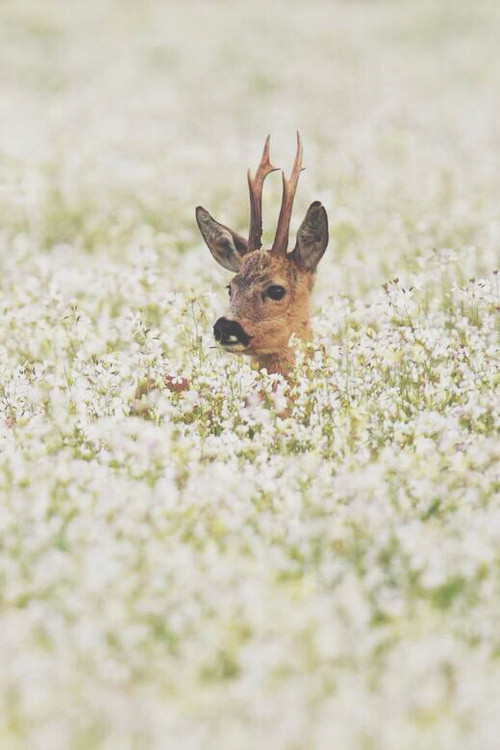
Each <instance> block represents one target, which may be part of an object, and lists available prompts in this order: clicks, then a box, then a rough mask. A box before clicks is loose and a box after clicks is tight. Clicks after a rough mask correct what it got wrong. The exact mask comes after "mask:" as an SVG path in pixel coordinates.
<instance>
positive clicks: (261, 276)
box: [196, 132, 328, 377]
mask: <svg viewBox="0 0 500 750" xmlns="http://www.w3.org/2000/svg"><path fill="white" fill-rule="evenodd" d="M269 143H270V136H269V135H268V136H267V138H266V140H265V144H264V150H263V152H262V157H261V160H260V164H259V166H258V168H257V171H256V173H255V175H254V176H253V177H252V175H251V172H250V169H249V170H248V174H247V177H248V188H249V193H250V228H249V232H248V239H245V238H244V237H242V236H241V235H240V234H238V233H237V232H235V231H233V230H232V229H230V228H229V227H227V226H225V225H224V224H220V223H219V222H218V221H216V220H215V219H214V218H213V217H212V216H211V215H210V214H209V212H208V211H207V210H206V209H205V208H203V207H202V206H197V208H196V220H197V223H198V227H199V229H200V232H201V235H202V237H203V239H204V240H205V243H206V244H207V246H208V249H209V250H210V252H211V254H212V255H213V257H214V258H215V260H216V261H217V263H219V264H220V265H221V266H222V267H223V268H225V269H226V270H228V271H232V272H233V273H234V274H235V275H234V276H233V278H232V279H231V282H230V284H229V285H228V286H227V289H228V291H229V308H228V309H227V310H226V312H225V314H224V315H223V316H222V317H220V318H219V319H218V320H217V321H216V322H215V324H214V326H213V334H214V337H215V340H216V342H217V343H218V344H219V345H220V346H222V347H223V348H224V349H225V350H226V351H227V352H232V353H240V354H246V355H249V356H250V357H251V358H252V360H253V361H255V362H256V363H257V365H258V367H259V368H265V369H266V370H267V372H268V373H269V374H271V373H279V374H281V375H283V376H285V377H286V376H287V373H290V371H291V370H293V368H294V365H295V357H294V352H293V349H292V347H291V346H290V338H291V336H292V334H294V335H295V337H296V338H298V339H299V340H300V341H303V342H308V341H310V340H311V339H312V328H311V318H310V296H311V292H312V289H313V286H314V282H315V275H316V269H317V267H318V263H319V261H320V260H321V258H322V257H323V255H324V253H325V250H326V248H327V246H328V217H327V213H326V210H325V208H324V206H322V204H321V202H320V201H314V203H311V205H310V206H309V208H308V210H307V212H306V215H305V218H304V220H303V222H302V224H301V225H300V227H299V230H298V232H297V237H296V243H295V247H294V249H293V250H292V251H291V252H289V251H288V241H289V231H290V220H291V215H292V207H293V201H294V198H295V192H296V190H297V184H298V180H299V175H300V172H301V171H302V169H303V167H302V152H303V149H302V141H301V138H300V134H299V133H298V132H297V151H296V155H295V161H294V164H293V168H292V172H291V174H290V177H289V178H288V179H287V178H286V177H285V172H284V170H282V182H283V192H282V200H281V207H280V212H279V217H278V223H277V226H276V233H275V236H274V241H273V244H272V246H271V247H270V248H268V249H265V248H263V247H262V188H263V185H264V180H265V179H266V177H267V176H268V175H269V174H270V173H271V172H274V171H276V167H273V166H272V164H271V161H270V157H269Z"/></svg>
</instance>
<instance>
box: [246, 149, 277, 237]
mask: <svg viewBox="0 0 500 750" xmlns="http://www.w3.org/2000/svg"><path fill="white" fill-rule="evenodd" d="M270 139H271V136H270V135H268V136H267V138H266V142H265V144H264V150H263V152H262V157H261V160H260V164H259V166H258V168H257V172H256V173H255V177H252V175H251V174H250V170H248V189H249V191H250V231H249V233H248V252H251V251H252V250H258V249H259V248H260V247H262V186H263V184H264V180H265V179H266V177H267V175H268V174H270V173H271V172H274V171H276V167H273V165H272V164H271V162H270V160H269V141H270Z"/></svg>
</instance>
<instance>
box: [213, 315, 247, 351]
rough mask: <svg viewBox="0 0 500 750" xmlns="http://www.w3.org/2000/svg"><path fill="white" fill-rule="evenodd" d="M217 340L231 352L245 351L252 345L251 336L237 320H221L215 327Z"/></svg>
mask: <svg viewBox="0 0 500 750" xmlns="http://www.w3.org/2000/svg"><path fill="white" fill-rule="evenodd" d="M214 336H215V340H216V341H217V342H218V343H219V344H221V346H223V347H224V348H225V349H228V350H229V351H243V350H244V349H246V348H247V346H248V345H249V343H250V339H251V338H252V337H251V336H249V335H248V333H246V331H244V330H243V328H242V326H241V325H240V324H239V323H238V322H237V321H236V320H228V319H227V318H219V320H217V321H216V323H215V325H214Z"/></svg>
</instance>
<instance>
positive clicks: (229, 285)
mask: <svg viewBox="0 0 500 750" xmlns="http://www.w3.org/2000/svg"><path fill="white" fill-rule="evenodd" d="M226 289H227V293H228V294H229V296H231V284H228V285H227V286H226Z"/></svg>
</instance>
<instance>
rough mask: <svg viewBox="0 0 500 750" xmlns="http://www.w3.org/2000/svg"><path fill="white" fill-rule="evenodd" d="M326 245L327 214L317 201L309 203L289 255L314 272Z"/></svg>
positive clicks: (307, 269)
mask: <svg viewBox="0 0 500 750" xmlns="http://www.w3.org/2000/svg"><path fill="white" fill-rule="evenodd" d="M327 246H328V216H327V215H326V211H325V208H324V206H322V205H321V203H320V202H319V201H314V203H311V205H310V206H309V208H308V209H307V213H306V216H305V219H304V221H303V222H302V224H301V225H300V227H299V231H298V232H297V243H296V245H295V248H294V249H293V252H292V253H291V257H292V258H293V260H295V262H296V263H297V264H298V265H299V266H301V267H302V268H304V269H305V270H306V271H309V272H310V273H314V271H315V270H316V268H317V265H318V263H319V262H320V260H321V258H322V257H323V254H324V252H325V250H326V248H327Z"/></svg>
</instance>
